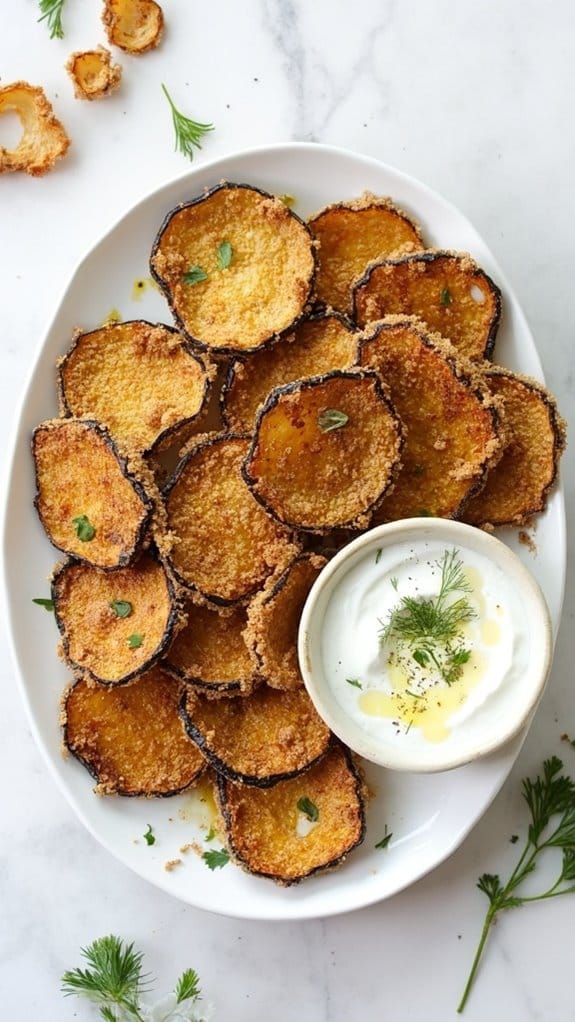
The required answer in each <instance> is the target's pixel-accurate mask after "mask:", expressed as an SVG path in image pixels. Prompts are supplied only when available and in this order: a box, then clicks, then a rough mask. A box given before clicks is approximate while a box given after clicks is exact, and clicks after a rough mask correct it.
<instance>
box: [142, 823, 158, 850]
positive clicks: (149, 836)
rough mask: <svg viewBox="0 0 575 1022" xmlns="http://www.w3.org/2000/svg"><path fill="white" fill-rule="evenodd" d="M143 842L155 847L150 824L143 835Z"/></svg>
mask: <svg viewBox="0 0 575 1022" xmlns="http://www.w3.org/2000/svg"><path fill="white" fill-rule="evenodd" d="M144 841H145V842H146V844H147V845H155V843H156V838H155V835H154V832H153V830H152V827H151V824H148V829H147V831H146V833H145V834H144Z"/></svg>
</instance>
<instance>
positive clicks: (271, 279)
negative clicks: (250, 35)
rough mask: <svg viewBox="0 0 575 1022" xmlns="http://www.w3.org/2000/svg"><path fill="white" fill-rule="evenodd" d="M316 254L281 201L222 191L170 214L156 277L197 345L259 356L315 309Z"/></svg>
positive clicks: (237, 189) (157, 251) (255, 192)
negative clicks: (312, 304) (308, 310)
mask: <svg viewBox="0 0 575 1022" xmlns="http://www.w3.org/2000/svg"><path fill="white" fill-rule="evenodd" d="M315 264H316V257H315V248H314V242H313V239H312V236H311V233H310V231H309V229H308V227H307V226H306V225H305V224H304V223H303V221H302V220H300V218H299V217H298V216H296V214H295V213H292V212H291V210H289V209H288V208H287V206H286V205H285V203H283V202H282V201H281V199H278V198H275V197H274V196H273V195H269V194H268V193H267V192H262V191H260V190H259V189H257V188H250V187H249V185H240V184H229V183H225V184H221V185H217V186H216V187H215V188H212V189H211V190H210V191H208V192H206V193H205V194H204V195H200V196H198V198H196V199H193V200H192V201H191V202H189V203H186V204H185V205H181V206H178V207H177V208H176V209H174V210H172V212H171V213H169V214H168V216H167V217H166V220H165V221H164V223H163V224H162V227H161V228H160V232H159V234H158V236H157V238H156V241H155V242H154V247H153V250H152V256H151V263H150V265H151V270H152V274H153V275H154V277H155V279H156V280H157V282H158V284H159V285H160V287H161V289H162V291H163V292H164V294H165V295H166V298H167V299H168V302H169V304H170V307H171V309H172V312H173V314H174V317H175V319H176V322H177V323H178V324H179V325H180V327H181V328H182V329H183V330H184V331H185V333H186V334H187V335H188V337H189V338H190V340H191V341H192V343H193V344H194V345H195V346H196V347H198V348H199V349H201V350H209V351H211V352H213V353H215V354H218V355H230V354H238V353H241V352H244V353H247V352H252V351H256V350H257V349H258V348H259V347H261V345H263V344H267V343H269V342H271V341H273V340H274V339H276V338H277V337H278V336H279V335H280V334H282V333H284V332H285V331H286V330H289V329H290V328H293V327H294V326H295V324H296V323H297V321H298V320H299V319H300V318H301V317H302V315H303V313H304V312H305V310H306V307H307V305H308V303H309V301H310V298H311V293H312V289H313V282H314V277H315Z"/></svg>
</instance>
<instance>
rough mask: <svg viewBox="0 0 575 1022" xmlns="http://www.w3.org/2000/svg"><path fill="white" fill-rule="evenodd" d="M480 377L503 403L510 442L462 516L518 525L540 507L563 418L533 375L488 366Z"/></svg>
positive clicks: (552, 475)
mask: <svg viewBox="0 0 575 1022" xmlns="http://www.w3.org/2000/svg"><path fill="white" fill-rule="evenodd" d="M485 379H486V383H487V385H488V387H489V389H490V390H491V391H492V393H493V394H495V395H497V396H499V397H500V398H503V401H504V402H505V424H506V427H507V430H508V435H509V441H508V443H507V445H506V447H505V450H504V451H503V456H502V458H501V460H500V461H499V462H498V463H497V465H495V467H494V468H492V469H491V471H490V472H489V475H488V476H487V482H486V484H485V486H484V488H483V489H482V490H481V492H480V493H478V494H477V496H475V497H473V499H472V500H471V501H470V502H469V504H468V505H467V507H466V508H465V511H464V513H463V519H464V521H466V522H469V523H470V524H471V525H479V526H490V525H491V526H493V525H522V524H523V523H524V522H526V521H527V520H528V519H529V518H530V517H531V515H534V514H537V513H538V512H539V511H544V510H545V507H546V505H547V498H548V495H549V492H550V490H551V487H552V486H553V484H554V482H555V480H556V478H557V472H558V468H559V459H560V457H561V454H562V453H563V450H564V449H565V423H564V421H563V419H562V418H561V416H560V415H559V412H558V410H557V405H556V403H555V400H554V398H553V397H552V396H551V394H550V393H549V391H547V390H546V389H545V387H543V386H542V385H541V384H540V383H537V381H536V380H532V379H529V378H528V377H526V376H521V375H519V374H518V373H513V372H511V370H509V369H503V368H501V367H500V366H493V367H491V368H489V369H488V370H486V372H485Z"/></svg>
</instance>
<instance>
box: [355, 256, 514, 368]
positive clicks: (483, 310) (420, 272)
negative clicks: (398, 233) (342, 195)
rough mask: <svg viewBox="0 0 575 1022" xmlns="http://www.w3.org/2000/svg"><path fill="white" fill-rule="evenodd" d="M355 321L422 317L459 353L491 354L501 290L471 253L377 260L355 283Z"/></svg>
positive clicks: (477, 355) (472, 354)
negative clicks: (397, 315) (399, 316)
mask: <svg viewBox="0 0 575 1022" xmlns="http://www.w3.org/2000/svg"><path fill="white" fill-rule="evenodd" d="M354 303H355V314H356V318H357V322H358V324H359V325H360V326H362V327H363V326H366V325H367V324H368V323H370V322H373V321H374V320H378V319H382V318H383V317H384V316H389V315H396V314H402V315H407V316H412V315H413V316H419V318H420V319H422V320H423V321H424V322H425V323H426V324H427V326H428V328H429V329H430V330H432V331H437V332H438V333H440V334H441V335H442V336H443V337H446V338H447V339H448V340H449V341H451V343H452V344H453V345H454V346H455V347H456V348H457V350H458V351H459V352H460V354H462V355H465V356H466V357H467V358H471V359H482V358H484V357H485V358H489V357H490V355H491V352H492V350H493V345H494V344H495V336H496V333H497V328H498V326H499V319H500V315H501V293H500V291H499V288H498V287H497V286H496V285H495V284H494V283H493V281H492V280H491V278H490V277H488V276H487V274H486V273H484V271H483V270H482V269H480V267H479V266H477V263H475V262H474V261H473V259H472V258H471V256H470V255H469V254H468V253H467V252H463V253H462V252H444V251H435V250H430V251H427V252H422V253H420V254H416V255H410V256H405V257H404V258H400V259H388V260H386V261H385V262H381V263H378V264H374V265H373V266H371V267H370V268H369V269H368V270H367V271H366V274H365V276H364V277H363V278H362V279H361V280H359V281H358V282H357V283H356V284H355V286H354Z"/></svg>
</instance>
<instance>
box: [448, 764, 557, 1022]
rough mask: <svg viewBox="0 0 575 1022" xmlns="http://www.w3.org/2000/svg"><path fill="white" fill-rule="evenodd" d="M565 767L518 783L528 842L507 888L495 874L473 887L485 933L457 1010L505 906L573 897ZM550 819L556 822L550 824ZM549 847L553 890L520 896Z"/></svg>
mask: <svg viewBox="0 0 575 1022" xmlns="http://www.w3.org/2000/svg"><path fill="white" fill-rule="evenodd" d="M562 770H563V763H562V762H561V760H560V759H558V757H557V756H552V757H551V759H546V760H545V762H544V763H543V769H542V774H540V775H539V776H537V777H536V778H535V780H534V781H532V780H530V779H529V778H526V779H525V780H524V781H523V783H522V794H523V798H524V799H525V801H526V803H527V806H528V808H529V812H530V814H531V821H530V823H529V826H528V828H527V840H526V842H525V847H524V848H523V851H522V853H521V856H520V858H519V861H518V863H517V865H516V867H515V869H514V870H513V872H512V874H511V876H510V878H509V880H508V881H507V883H506V884H502V883H501V880H500V878H499V877H498V876H497V875H495V874H493V873H484V874H483V876H480V877H479V880H478V882H477V886H478V888H479V890H480V891H482V892H483V894H485V895H486V897H487V899H488V901H489V908H488V909H487V913H486V916H485V922H484V924H483V930H482V932H481V937H480V940H479V944H478V947H477V951H476V953H475V958H474V959H473V964H472V966H471V972H470V974H469V978H468V980H467V983H466V986H465V990H464V991H463V997H462V998H461V1002H460V1004H459V1007H458V1009H457V1011H458V1012H459V1013H461V1012H462V1011H463V1009H464V1008H465V1005H466V1003H467V999H468V997H469V993H470V991H471V988H472V986H473V982H474V980H475V976H476V973H477V968H478V966H479V962H480V961H481V956H482V954H483V950H484V948H485V942H486V940H487V937H488V934H489V930H490V929H491V924H492V923H493V921H494V919H495V917H496V916H497V914H498V913H499V912H503V911H505V910H506V909H508V908H519V907H520V906H522V905H528V904H529V903H530V902H532V901H544V900H546V899H548V898H558V897H560V896H561V895H563V894H573V893H575V783H574V782H573V781H572V779H571V778H570V777H565V776H564V775H563V774H562V773H561V771H562ZM552 821H554V822H553V823H552ZM547 848H556V849H559V850H560V851H561V853H562V859H561V868H560V872H559V876H558V878H557V880H556V881H555V883H554V884H552V885H551V887H548V888H547V890H545V891H543V893H542V894H531V895H528V894H526V895H522V894H518V893H517V892H518V888H519V886H520V885H521V884H522V883H523V881H524V880H525V879H526V878H527V877H530V876H531V874H532V873H533V871H534V870H535V867H536V863H537V858H538V856H539V855H540V853H541V852H542V851H544V850H545V849H547Z"/></svg>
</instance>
